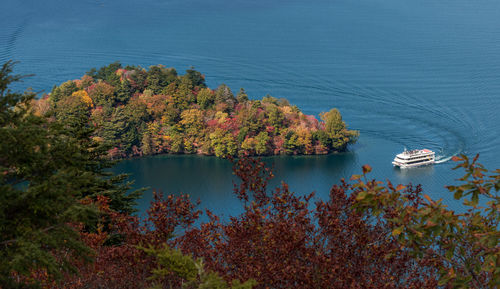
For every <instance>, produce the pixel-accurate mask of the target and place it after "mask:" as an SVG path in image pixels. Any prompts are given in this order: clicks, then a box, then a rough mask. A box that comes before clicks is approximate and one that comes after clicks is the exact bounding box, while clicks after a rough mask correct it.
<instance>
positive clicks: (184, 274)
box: [144, 246, 255, 289]
mask: <svg viewBox="0 0 500 289" xmlns="http://www.w3.org/2000/svg"><path fill="white" fill-rule="evenodd" d="M144 251H145V252H146V253H147V254H149V255H152V256H153V257H154V258H155V259H156V260H157V263H158V268H157V269H154V270H153V271H152V273H153V276H152V277H151V278H152V279H153V280H156V284H155V285H154V286H153V287H152V289H154V288H159V289H161V288H164V286H162V285H163V284H165V283H166V284H169V285H170V286H169V287H170V288H172V283H173V282H172V281H173V280H172V279H173V278H172V275H174V276H173V277H177V278H180V279H181V280H182V288H185V289H251V288H253V286H254V285H255V281H254V280H248V281H246V282H244V283H240V281H239V280H233V281H232V282H231V284H228V283H227V282H226V281H225V280H224V279H222V278H221V277H219V276H218V275H217V274H216V273H214V272H210V271H207V270H206V269H205V266H204V265H203V259H197V260H194V259H193V258H192V257H191V256H187V255H183V254H182V252H180V251H179V250H176V249H171V248H169V247H168V246H164V247H163V248H160V249H155V248H154V247H150V248H144Z"/></svg>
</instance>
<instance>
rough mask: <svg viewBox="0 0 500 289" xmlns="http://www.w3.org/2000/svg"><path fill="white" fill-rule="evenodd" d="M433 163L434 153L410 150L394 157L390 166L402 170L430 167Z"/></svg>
mask: <svg viewBox="0 0 500 289" xmlns="http://www.w3.org/2000/svg"><path fill="white" fill-rule="evenodd" d="M434 162H435V153H434V152H433V151H431V150H428V149H422V150H411V151H407V150H406V149H405V151H404V152H402V153H400V154H398V155H396V157H395V158H394V161H393V162H392V164H393V165H394V166H396V167H400V168H402V169H405V168H411V167H418V166H425V165H431V164H433V163H434Z"/></svg>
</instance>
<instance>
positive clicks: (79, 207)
mask: <svg viewBox="0 0 500 289" xmlns="http://www.w3.org/2000/svg"><path fill="white" fill-rule="evenodd" d="M13 64H14V63H13V62H10V61H9V62H7V63H5V64H4V65H3V66H2V69H1V70H0V172H1V173H0V192H1V194H0V224H1V226H0V246H1V248H2V249H1V250H0V283H1V284H2V286H3V287H4V288H13V287H17V286H22V284H23V283H24V285H25V286H28V285H34V284H30V282H29V281H28V279H26V277H27V276H29V275H30V273H31V272H32V271H31V270H35V269H38V270H45V271H46V272H47V274H49V275H50V276H52V277H59V276H61V271H74V270H75V269H76V268H74V267H73V266H71V265H70V263H69V261H70V260H71V259H72V258H80V257H84V258H88V257H89V253H90V251H89V250H88V249H87V248H86V247H85V246H84V245H83V243H82V242H81V241H80V240H79V236H78V234H77V232H76V231H75V230H74V229H73V228H72V227H71V226H70V225H68V223H71V222H83V221H86V220H88V219H89V217H90V216H92V215H93V214H95V210H93V209H92V207H90V206H86V205H84V204H82V203H80V202H79V201H78V200H79V199H81V198H82V197H83V191H82V190H81V187H82V186H84V185H85V184H87V183H88V182H89V181H92V178H90V177H89V176H88V175H87V174H82V173H84V171H82V168H81V167H80V166H81V165H82V164H84V163H86V160H85V159H82V157H81V156H80V155H79V154H78V152H80V151H81V149H82V147H80V145H79V144H78V143H75V142H74V141H71V138H68V136H66V135H64V134H62V133H61V130H60V128H59V127H58V126H56V125H52V124H50V123H47V122H46V121H44V119H42V118H40V117H36V116H34V115H33V114H30V113H28V109H29V106H30V101H31V99H33V97H34V94H32V93H29V92H28V93H24V94H21V93H18V92H12V91H11V90H10V89H9V88H8V86H9V85H10V84H12V83H13V82H15V81H19V80H20V79H21V76H18V75H11V73H12V67H13ZM53 250H56V253H55V254H54V253H53ZM64 251H66V252H67V254H66V255H64V254H59V253H62V252H64ZM15 276H16V278H14V277H15ZM26 283H27V284H26Z"/></svg>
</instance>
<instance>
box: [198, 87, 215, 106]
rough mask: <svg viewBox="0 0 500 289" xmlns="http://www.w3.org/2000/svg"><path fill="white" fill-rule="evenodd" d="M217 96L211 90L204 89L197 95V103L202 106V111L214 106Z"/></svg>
mask: <svg viewBox="0 0 500 289" xmlns="http://www.w3.org/2000/svg"><path fill="white" fill-rule="evenodd" d="M214 100H215V94H214V92H213V91H212V90H211V89H210V88H202V89H201V90H200V91H199V92H198V95H196V102H197V103H198V104H199V105H200V107H201V109H207V108H209V107H211V106H213V104H214Z"/></svg>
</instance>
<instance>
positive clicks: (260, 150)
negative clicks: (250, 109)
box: [255, 131, 270, 155]
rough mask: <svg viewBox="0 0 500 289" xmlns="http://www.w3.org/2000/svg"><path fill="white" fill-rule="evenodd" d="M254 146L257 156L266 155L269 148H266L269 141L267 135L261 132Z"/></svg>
mask: <svg viewBox="0 0 500 289" xmlns="http://www.w3.org/2000/svg"><path fill="white" fill-rule="evenodd" d="M255 140H256V144H255V152H256V153H257V154H258V155H265V154H268V152H269V148H268V143H269V140H270V137H269V135H268V134H267V132H265V131H261V132H260V133H259V134H258V135H257V136H256V137H255Z"/></svg>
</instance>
